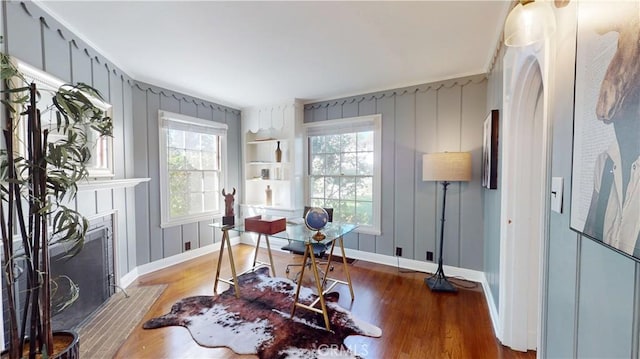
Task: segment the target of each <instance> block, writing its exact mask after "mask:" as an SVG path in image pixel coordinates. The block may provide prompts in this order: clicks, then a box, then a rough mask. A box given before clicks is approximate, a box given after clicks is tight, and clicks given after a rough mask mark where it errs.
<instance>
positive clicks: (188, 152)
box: [158, 111, 227, 228]
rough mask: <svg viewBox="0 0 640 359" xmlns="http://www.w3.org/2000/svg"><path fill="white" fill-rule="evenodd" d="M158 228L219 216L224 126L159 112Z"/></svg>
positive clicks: (224, 148) (224, 136)
mask: <svg viewBox="0 0 640 359" xmlns="http://www.w3.org/2000/svg"><path fill="white" fill-rule="evenodd" d="M158 120H159V128H160V141H159V147H160V152H159V157H160V204H161V223H160V226H161V227H163V228H165V227H170V226H175V225H179V224H185V223H193V222H197V221H201V220H207V219H209V220H210V219H212V217H213V216H216V215H221V214H222V210H221V198H220V192H221V190H222V187H223V182H224V181H223V173H224V172H223V169H224V162H225V161H224V159H225V155H226V133H227V125H225V124H221V123H217V122H213V121H207V120H201V119H198V118H193V117H189V116H184V115H179V114H174V113H169V112H166V111H159V114H158Z"/></svg>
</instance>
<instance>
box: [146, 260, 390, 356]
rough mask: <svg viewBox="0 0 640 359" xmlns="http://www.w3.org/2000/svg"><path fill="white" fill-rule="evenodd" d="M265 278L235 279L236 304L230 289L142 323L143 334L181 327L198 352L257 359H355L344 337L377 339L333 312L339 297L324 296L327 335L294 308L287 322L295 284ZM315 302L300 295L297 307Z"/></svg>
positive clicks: (306, 293) (317, 318) (377, 332)
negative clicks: (214, 350) (225, 351)
mask: <svg viewBox="0 0 640 359" xmlns="http://www.w3.org/2000/svg"><path fill="white" fill-rule="evenodd" d="M268 272H269V269H268V268H264V267H263V268H259V269H258V270H256V271H255V272H250V273H246V274H243V275H241V276H239V277H238V284H239V286H240V299H237V298H236V297H235V295H234V290H233V287H232V286H231V287H230V288H229V289H227V290H226V291H224V292H223V293H221V294H220V295H218V296H197V297H188V298H184V299H182V300H180V301H178V302H177V303H176V304H174V305H173V307H172V308H171V312H170V313H168V314H165V315H163V316H161V317H158V318H153V319H151V320H149V321H147V322H146V323H145V324H144V328H145V329H154V328H160V327H165V326H171V325H179V326H183V327H185V328H187V329H188V330H189V332H190V333H191V336H192V337H193V339H194V340H195V341H196V342H197V343H198V344H200V345H202V346H205V347H221V346H226V347H229V348H230V349H231V350H233V351H234V352H236V353H238V354H257V355H258V357H260V358H264V359H272V358H310V359H311V358H357V354H359V353H358V349H357V348H355V350H350V349H349V348H348V347H347V346H345V345H344V344H343V340H344V339H345V338H346V337H347V336H349V335H364V336H370V337H380V336H381V335H382V330H381V329H380V328H378V327H376V326H374V325H371V324H368V323H365V322H363V321H360V320H358V319H356V318H354V317H353V315H352V314H351V313H350V312H349V311H347V310H346V309H343V308H341V307H340V306H338V304H337V303H335V301H337V295H338V293H329V294H327V295H325V298H326V299H327V300H326V301H325V303H326V304H327V311H328V313H329V319H330V321H331V331H330V332H329V331H326V330H325V329H324V319H323V316H322V314H318V313H315V312H312V311H309V310H306V309H303V308H297V309H296V314H295V317H294V318H293V319H292V318H290V314H291V308H292V306H293V297H294V296H295V290H296V284H295V283H294V282H293V281H291V280H289V279H285V278H272V277H269V276H268ZM315 298H317V296H316V295H315V294H313V292H312V291H311V289H309V288H306V287H302V288H301V289H300V302H302V303H305V304H310V303H311V302H312V301H313V300H314V299H315ZM360 354H362V353H360Z"/></svg>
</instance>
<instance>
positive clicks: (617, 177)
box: [571, 1, 640, 260]
mask: <svg viewBox="0 0 640 359" xmlns="http://www.w3.org/2000/svg"><path fill="white" fill-rule="evenodd" d="M639 7H640V4H639V3H638V2H636V1H634V2H620V3H617V4H616V7H615V9H612V8H611V6H610V5H608V4H607V3H600V2H597V3H596V2H593V3H592V2H581V3H580V4H579V6H578V27H577V39H576V41H577V46H576V71H575V73H576V79H575V81H576V82H575V101H574V103H575V108H574V140H573V167H572V177H571V183H572V192H571V228H572V229H574V230H576V231H578V232H581V233H583V234H584V235H586V236H588V237H590V238H592V239H594V240H596V241H599V242H602V243H603V244H605V245H608V246H610V247H613V248H615V249H616V250H618V251H619V252H622V253H624V254H626V255H628V256H631V257H634V258H635V259H636V260H637V259H640V240H639V238H638V237H639V236H640V67H639V66H638V64H639V63H640V43H638V33H640V21H638V19H637V16H638V13H639V11H640V8H639ZM593 14H598V16H597V17H593V16H592V15H593Z"/></svg>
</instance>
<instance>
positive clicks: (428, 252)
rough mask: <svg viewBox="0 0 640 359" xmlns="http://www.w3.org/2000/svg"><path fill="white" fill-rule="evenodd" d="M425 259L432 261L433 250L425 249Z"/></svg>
mask: <svg viewBox="0 0 640 359" xmlns="http://www.w3.org/2000/svg"><path fill="white" fill-rule="evenodd" d="M427 260H428V261H432V262H433V252H431V251H427Z"/></svg>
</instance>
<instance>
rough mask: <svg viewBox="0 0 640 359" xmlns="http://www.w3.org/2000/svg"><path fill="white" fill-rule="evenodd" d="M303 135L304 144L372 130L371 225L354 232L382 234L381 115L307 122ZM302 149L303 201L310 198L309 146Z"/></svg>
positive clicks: (360, 227)
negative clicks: (333, 135) (368, 129)
mask: <svg viewBox="0 0 640 359" xmlns="http://www.w3.org/2000/svg"><path fill="white" fill-rule="evenodd" d="M302 127H303V129H304V133H305V142H306V141H307V139H308V138H309V136H318V135H329V134H336V133H344V132H345V131H346V130H349V129H353V130H356V131H359V130H361V129H362V128H364V127H369V128H371V129H373V142H374V149H373V158H374V162H373V198H374V200H373V225H371V226H364V225H361V226H359V227H358V228H357V229H356V232H358V233H363V234H371V235H374V236H379V235H381V234H382V230H381V227H382V207H381V203H382V115H381V114H376V115H368V116H359V117H348V118H340V119H335V120H327V121H317V122H308V123H304V124H303V125H302ZM303 147H304V158H305V160H304V162H305V163H304V166H305V174H304V176H305V180H304V187H305V189H304V190H305V193H304V195H305V200H306V201H308V199H309V197H310V191H311V190H310V188H309V146H307V145H305V146H303Z"/></svg>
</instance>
